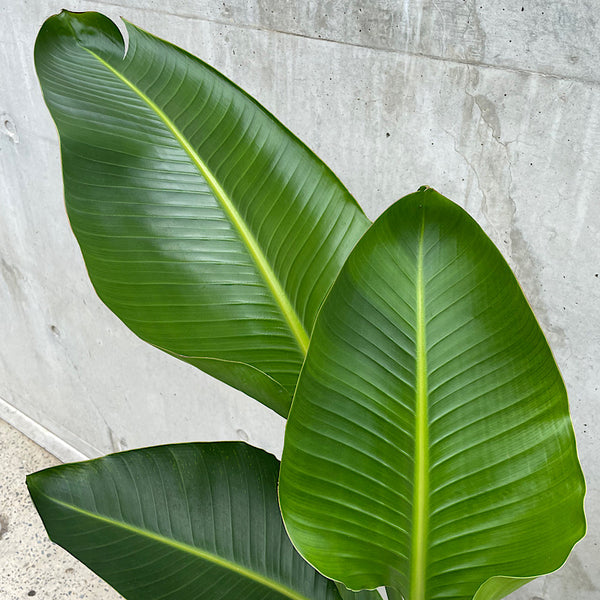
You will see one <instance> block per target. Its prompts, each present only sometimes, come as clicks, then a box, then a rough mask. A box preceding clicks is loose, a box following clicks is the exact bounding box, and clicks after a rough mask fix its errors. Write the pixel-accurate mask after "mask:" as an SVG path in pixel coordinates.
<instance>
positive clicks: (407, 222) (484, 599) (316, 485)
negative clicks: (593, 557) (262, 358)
mask: <svg viewBox="0 0 600 600" xmlns="http://www.w3.org/2000/svg"><path fill="white" fill-rule="evenodd" d="M583 495H584V480H583V476H582V473H581V469H580V466H579V463H578V460H577V454H576V449H575V440H574V436H573V430H572V425H571V421H570V418H569V411H568V405H567V396H566V393H565V389H564V385H563V382H562V379H561V377H560V374H559V371H558V369H557V367H556V365H555V363H554V360H553V358H552V355H551V352H550V350H549V348H548V345H547V343H546V340H545V338H544V336H543V334H542V332H541V330H540V328H539V326H538V324H537V322H536V320H535V317H534V316H533V314H532V312H531V309H530V308H529V305H528V304H527V301H526V300H525V298H524V296H523V293H522V292H521V289H520V288H519V286H518V284H517V282H516V280H515V278H514V276H513V274H512V273H511V271H510V268H509V267H508V265H507V264H506V262H505V261H504V260H503V258H502V256H501V255H500V253H499V252H498V250H497V249H496V248H495V247H494V245H493V244H492V242H491V241H490V240H489V239H488V238H487V236H486V235H485V234H484V232H483V231H482V230H481V228H480V227H479V226H478V225H477V224H476V223H475V221H473V219H471V218H470V217H469V216H468V215H467V214H466V213H465V212H464V211H463V210H462V209H460V208H459V207H458V206H456V205H454V204H453V203H451V202H450V201H449V200H447V199H446V198H444V197H442V196H440V195H439V194H438V193H437V192H435V191H433V190H431V189H427V188H422V189H421V190H419V192H417V193H415V194H411V195H410V196H407V197H406V198H404V199H402V200H400V201H398V202H397V203H396V204H395V205H394V206H393V207H392V208H390V209H389V210H388V211H386V213H384V215H383V216H382V217H381V218H380V219H378V220H377V221H376V223H375V224H374V225H373V226H372V228H371V229H370V230H369V231H368V232H367V233H366V234H365V236H364V237H363V238H362V239H361V241H360V242H359V243H358V244H357V246H356V248H355V249H354V251H353V252H352V253H351V255H350V257H349V258H348V261H347V262H346V264H345V265H344V267H343V269H342V271H341V273H340V276H339V278H338V279H337V281H336V283H335V284H334V286H333V288H332V291H331V293H330V295H329V296H328V298H327V300H326V301H325V304H324V305H323V308H322V311H321V313H320V315H319V318H318V319H317V323H316V325H315V329H314V333H313V337H312V338H311V344H310V348H309V351H308V355H307V358H306V362H305V365H304V367H303V370H302V374H301V376H300V379H299V382H298V388H297V391H296V395H295V397H294V402H293V404H292V409H291V412H290V416H289V420H288V424H287V429H286V438H285V446H284V452H283V459H282V466H281V476H280V503H281V508H282V512H283V517H284V522H285V524H286V527H287V529H288V533H289V534H290V537H291V539H292V541H293V543H294V544H295V545H296V547H297V548H298V549H299V551H300V552H301V553H302V554H303V556H304V557H305V558H307V560H309V561H310V562H311V563H312V564H314V565H315V566H316V568H317V569H319V571H321V572H322V573H324V574H325V575H327V576H328V577H331V578H333V579H336V580H340V581H343V582H344V583H345V584H346V585H347V586H348V587H349V588H351V589H360V588H363V587H366V588H372V587H374V586H377V585H382V584H384V585H387V586H391V587H393V588H395V589H396V590H399V592H400V593H401V594H402V595H403V596H404V598H405V600H425V599H427V600H433V599H441V598H444V599H450V598H451V599H453V600H467V599H471V598H473V597H474V596H475V595H476V594H477V600H490V599H492V598H494V599H496V598H500V597H502V596H503V595H505V594H507V593H508V592H510V591H512V590H513V589H515V588H516V586H517V585H519V584H520V583H525V582H526V581H527V580H526V579H523V580H520V581H519V580H515V579H513V578H516V577H523V578H527V577H532V576H535V575H539V574H542V573H545V572H549V571H552V570H554V569H556V568H557V567H558V566H560V565H561V564H562V562H563V561H564V560H565V558H566V557H567V555H568V553H569V551H570V550H571V548H572V546H573V544H574V543H575V542H576V541H577V540H578V539H580V538H581V537H582V535H583V534H584V530H585V520H584V515H583V506H582V504H583V502H582V500H583ZM486 582H487V583H486ZM480 586H483V587H481V589H479V588H480ZM478 590H479V592H478Z"/></svg>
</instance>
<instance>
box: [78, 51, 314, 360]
mask: <svg viewBox="0 0 600 600" xmlns="http://www.w3.org/2000/svg"><path fill="white" fill-rule="evenodd" d="M84 50H86V51H87V52H88V53H89V54H91V55H92V56H93V57H94V58H96V60H98V61H99V62H100V63H101V64H102V65H104V66H105V67H106V68H107V69H108V70H109V71H110V72H111V73H113V74H114V75H115V76H116V77H118V78H119V79H120V80H121V81H122V82H123V83H124V84H125V85H127V86H128V87H129V88H130V89H131V90H132V91H133V92H134V93H135V94H137V95H138V96H139V97H140V98H141V99H142V100H143V101H144V102H146V104H147V105H148V106H149V107H150V108H151V109H152V110H153V111H154V112H155V113H156V114H157V115H158V116H159V117H160V119H161V120H162V121H163V123H164V124H165V125H166V126H167V127H168V128H169V130H170V131H171V133H172V134H173V135H174V136H175V138H176V139H177V141H178V142H179V143H180V144H181V146H182V147H183V149H184V150H185V151H186V153H187V154H188V156H189V157H190V158H191V159H192V161H193V162H194V164H195V165H196V167H197V168H198V171H199V172H200V174H201V175H202V177H204V179H205V180H206V182H207V183H208V185H209V186H210V188H211V189H212V191H213V193H214V195H215V197H216V198H217V200H218V201H219V202H220V204H221V206H222V207H223V210H224V211H225V212H226V213H227V215H228V217H229V219H230V220H231V222H232V223H233V225H234V227H235V228H236V229H237V231H238V233H239V235H240V238H241V239H242V242H243V243H244V244H245V245H246V247H247V248H248V251H249V253H250V255H251V256H252V258H253V259H254V262H255V264H256V266H257V267H258V270H259V271H260V273H261V275H262V277H263V279H264V280H265V282H266V284H267V287H268V288H269V290H270V291H271V294H272V295H273V298H274V299H275V302H276V303H277V305H278V306H279V308H280V310H281V313H282V315H283V317H284V319H285V320H286V322H287V323H288V326H289V328H290V331H291V332H292V335H293V337H294V338H295V340H296V342H297V344H298V346H299V348H300V350H301V351H302V353H303V354H306V351H307V350H308V342H309V337H308V333H307V331H306V329H305V328H304V326H303V325H302V323H301V321H300V318H299V317H298V314H297V313H296V311H295V310H294V307H293V306H292V304H291V302H290V300H289V298H288V296H287V294H286V293H285V291H284V289H283V287H282V285H281V283H280V282H279V279H278V278H277V276H276V275H275V273H274V272H273V269H272V268H271V266H270V265H269V262H268V261H267V258H266V257H265V255H264V253H263V251H262V249H261V248H260V246H259V244H258V241H257V240H256V238H255V237H254V235H253V234H252V232H251V231H250V230H249V229H248V226H247V225H246V223H245V222H244V220H243V219H242V216H241V215H240V213H239V212H238V211H237V209H236V208H235V206H234V205H233V203H232V201H231V199H230V198H229V197H228V195H227V193H226V192H225V190H224V189H223V188H222V187H221V185H220V184H219V182H218V181H217V179H216V178H215V176H214V175H213V174H212V173H211V172H210V170H209V169H208V167H207V166H206V164H205V163H204V162H203V161H202V159H201V158H200V156H198V153H197V152H196V151H195V150H194V148H193V147H192V146H191V144H190V143H189V142H188V140H187V139H186V138H185V136H184V135H183V133H182V132H181V131H180V130H179V128H178V127H177V126H176V125H175V123H173V121H171V119H170V118H169V117H168V116H167V115H166V114H165V113H164V111H163V110H161V108H160V107H159V106H158V105H157V104H156V103H155V102H154V101H153V100H152V99H151V98H149V97H148V96H147V95H146V94H145V93H144V92H143V91H142V90H140V89H139V88H138V87H137V86H136V85H135V84H134V83H133V82H132V81H130V80H129V79H127V77H125V76H124V75H123V74H122V73H120V72H119V71H118V70H117V69H115V68H114V67H113V66H112V65H111V64H110V63H108V62H107V61H105V60H104V59H103V58H102V57H100V56H98V54H96V53H95V52H93V51H92V50H90V49H89V48H84Z"/></svg>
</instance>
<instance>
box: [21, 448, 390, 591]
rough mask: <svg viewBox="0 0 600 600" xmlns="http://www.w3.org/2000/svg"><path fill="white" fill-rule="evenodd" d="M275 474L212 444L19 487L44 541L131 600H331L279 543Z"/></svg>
mask: <svg viewBox="0 0 600 600" xmlns="http://www.w3.org/2000/svg"><path fill="white" fill-rule="evenodd" d="M278 473H279V463H278V461H277V459H275V457H273V456H271V455H270V454H267V453H266V452H264V451H263V450H259V449H257V448H253V447H252V446H248V445H246V444H244V443H241V442H221V443H199V444H179V445H171V446H158V447H154V448H144V449H141V450H132V451H129V452H122V453H119V454H113V455H110V456H107V457H104V458H100V459H96V460H92V461H87V462H83V463H76V464H69V465H63V466H59V467H53V468H51V469H47V470H45V471H40V472H39V473H35V474H33V475H30V476H29V477H28V478H27V484H28V486H29V491H30V493H31V496H32V498H33V500H34V502H35V505H36V507H37V509H38V511H39V513H40V515H41V517H42V519H43V521H44V523H45V525H46V528H47V530H48V533H49V535H50V537H51V539H53V540H54V541H55V542H57V543H58V544H60V545H61V546H63V547H64V548H66V549H67V550H68V551H69V552H71V554H73V555H74V556H76V557H77V558H78V559H79V560H81V561H82V562H83V563H85V564H86V565H88V566H89V567H90V568H91V569H92V570H94V571H95V572H96V573H98V575H100V576H101V577H102V578H103V579H105V580H106V581H107V582H108V583H110V584H111V585H112V586H113V587H114V588H115V589H116V590H118V591H119V592H120V593H121V594H123V596H125V597H126V598H128V599H129V600H137V599H139V600H155V599H156V600H158V599H161V600H168V599H172V600H187V599H189V600H203V599H204V600H219V599H227V600H284V599H293V600H340V596H339V594H338V592H337V589H336V586H335V585H334V583H333V582H332V581H328V580H327V579H325V578H324V577H322V576H321V575H319V574H318V573H317V572H316V571H315V570H314V569H313V568H312V567H311V566H310V565H309V564H308V563H307V562H306V561H304V559H302V558H301V557H300V555H299V554H298V553H297V552H296V551H295V550H294V548H293V546H292V545H291V543H290V541H289V539H288V537H287V534H286V532H285V529H284V528H283V523H282V521H281V515H280V513H279V507H278V504H277V492H276V486H277V475H278ZM376 599H379V596H378V595H374V596H372V597H371V600H376ZM357 600H358V599H357ZM379 600H380V599H379Z"/></svg>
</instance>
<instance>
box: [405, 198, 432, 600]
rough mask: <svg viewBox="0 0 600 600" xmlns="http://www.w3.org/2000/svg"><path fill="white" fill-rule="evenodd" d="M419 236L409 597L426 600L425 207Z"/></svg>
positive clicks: (427, 475) (427, 502) (427, 438)
mask: <svg viewBox="0 0 600 600" xmlns="http://www.w3.org/2000/svg"><path fill="white" fill-rule="evenodd" d="M421 210H422V211H423V216H422V221H421V231H420V235H419V252H418V259H417V283H416V304H417V311H416V319H417V323H416V326H417V327H416V406H415V470H414V491H413V529H412V540H411V564H410V586H409V590H410V592H409V598H408V599H407V600H425V598H426V597H425V581H426V571H427V537H428V527H429V522H428V520H429V428H428V412H427V353H426V352H427V351H426V341H425V291H424V282H423V238H424V232H425V211H424V207H423V208H422V209H421Z"/></svg>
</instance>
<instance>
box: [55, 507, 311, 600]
mask: <svg viewBox="0 0 600 600" xmlns="http://www.w3.org/2000/svg"><path fill="white" fill-rule="evenodd" d="M45 497H46V499H47V500H49V501H50V502H53V503H55V504H58V505H59V506H62V507H64V508H67V509H68V510H71V511H73V512H76V513H79V514H82V515H84V516H86V517H89V518H91V519H95V520H97V521H101V522H103V523H107V524H109V525H112V526H113V527H118V528H120V529H124V530H126V531H131V532H132V533H135V534H137V535H140V536H143V537H146V538H148V539H151V540H153V541H155V542H160V543H162V544H165V545H167V546H170V547H172V548H175V549H177V550H180V551H181V552H185V553H187V554H192V555H193V556H196V557H198V558H200V559H202V560H206V561H208V562H211V563H213V564H215V565H218V566H220V567H223V568H225V569H229V570H230V571H233V572H235V573H237V574H238V575H241V576H243V577H247V578H248V579H251V580H252V581H255V582H256V583H259V584H262V585H264V586H265V587H268V588H270V589H272V590H275V591H276V592H278V593H280V594H282V595H283V596H286V597H287V598H291V599H292V600H311V599H310V598H309V597H308V596H304V595H303V594H299V593H298V592H296V591H295V590H292V589H290V588H288V587H287V586H285V585H282V584H280V583H278V582H277V581H273V580H272V579H267V578H266V577H263V576H261V575H260V574H259V573H256V572H255V571H252V570H250V569H247V568H246V567H243V566H241V565H239V564H237V563H234V562H231V561H229V560H226V559H224V558H222V557H220V556H217V555H215V554H211V553H210V552H206V551H203V550H201V549H199V548H197V547H195V546H190V545H189V544H185V543H183V542H178V541H177V540H173V539H171V538H168V537H165V536H163V535H160V534H157V533H154V532H152V531H149V530H147V529H142V528H141V527H136V526H135V525H130V524H128V523H124V522H122V521H117V520H116V519H112V518H110V517H105V516H104V515H99V514H96V513H93V512H90V511H88V510H85V509H83V508H80V507H78V506H74V505H72V504H69V503H68V502H63V501H62V500H59V499H58V498H53V497H51V496H48V495H45Z"/></svg>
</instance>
